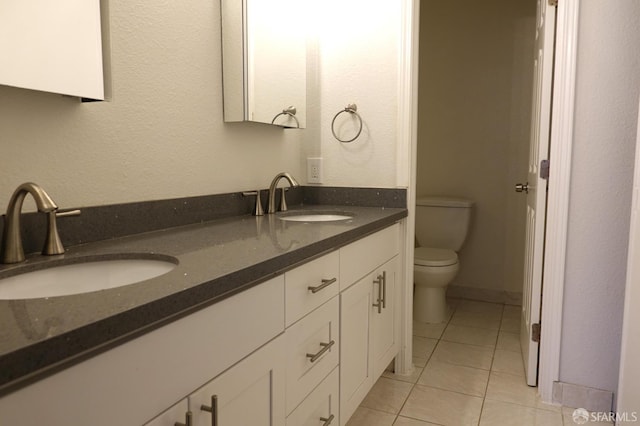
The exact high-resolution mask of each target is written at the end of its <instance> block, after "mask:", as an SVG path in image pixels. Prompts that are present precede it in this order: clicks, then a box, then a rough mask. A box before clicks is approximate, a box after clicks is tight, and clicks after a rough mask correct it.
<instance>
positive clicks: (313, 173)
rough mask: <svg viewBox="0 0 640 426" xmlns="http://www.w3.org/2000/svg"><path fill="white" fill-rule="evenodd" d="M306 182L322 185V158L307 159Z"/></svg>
mask: <svg viewBox="0 0 640 426" xmlns="http://www.w3.org/2000/svg"><path fill="white" fill-rule="evenodd" d="M307 182H308V183H322V157H315V158H307Z"/></svg>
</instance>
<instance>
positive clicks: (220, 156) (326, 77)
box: [0, 0, 402, 212]
mask: <svg viewBox="0 0 640 426" xmlns="http://www.w3.org/2000/svg"><path fill="white" fill-rule="evenodd" d="M334 3H335V4H334ZM314 4H315V7H317V8H319V9H318V10H317V11H314V12H313V13H312V14H310V16H311V17H312V18H316V19H315V23H311V24H310V26H311V27H314V31H315V32H316V33H317V34H316V36H317V38H318V40H319V42H320V43H319V44H320V46H319V47H318V46H312V49H311V51H310V57H309V59H310V70H309V71H310V73H309V85H308V90H307V105H308V116H307V129H305V130H303V131H297V130H282V129H279V128H274V127H271V126H266V125H258V124H251V123H230V124H225V123H224V122H223V121H222V76H221V52H220V10H219V1H218V0H213V1H212V0H206V1H205V0H193V1H189V2H168V1H151V2H146V1H140V0H136V1H125V0H110V1H109V5H110V11H111V16H110V25H111V44H112V49H111V50H112V80H113V100H112V101H111V102H103V103H90V104H80V103H78V101H77V99H73V98H65V97H62V96H59V95H52V94H48V93H40V92H34V91H29V90H24V89H16V88H11V87H6V86H0V153H1V155H0V171H1V173H0V212H2V211H4V210H5V208H6V204H7V202H8V199H9V197H10V195H11V193H12V191H13V190H14V189H15V187H16V186H17V185H18V184H20V183H22V182H25V181H34V182H37V183H40V184H41V185H42V186H43V187H44V188H45V189H46V190H47V191H48V192H49V193H50V194H51V196H52V197H53V199H54V200H55V201H56V202H57V203H58V204H59V205H60V206H61V207H62V208H65V207H72V206H86V205H104V204H113V203H121V202H130V201H139V200H152V199H163V198H173V197H182V196H192V195H202V194H215V193H225V192H234V191H242V190H250V189H255V188H258V187H261V188H265V187H267V186H268V184H269V182H270V181H271V178H272V177H273V176H274V175H275V174H276V173H277V172H280V171H289V172H291V173H292V174H293V175H294V176H296V177H297V178H298V179H299V181H300V182H301V183H302V182H306V157H307V156H318V155H321V156H323V157H324V158H325V160H324V166H325V182H324V184H325V185H335V186H380V187H395V186H396V169H397V165H396V162H395V152H396V149H397V148H396V141H395V138H396V131H397V129H396V127H397V120H396V114H397V96H398V95H397V93H398V92H397V75H396V74H397V69H398V66H397V64H398V59H399V57H398V50H397V49H398V37H399V34H400V10H401V8H402V4H401V2H397V3H396V2H387V1H376V2H370V1H368V0H367V1H365V0H352V1H351V2H349V3H348V4H343V2H340V1H339V0H331V2H326V1H324V2H315V3H314ZM346 7H348V8H349V10H345V11H344V12H345V13H344V14H342V13H341V14H340V16H339V17H336V16H335V10H337V9H340V10H343V9H344V8H346ZM347 12H348V13H347ZM356 15H357V16H358V17H359V19H356V20H354V19H352V18H353V16H356ZM340 17H342V18H340ZM325 18H326V19H325ZM340 19H343V20H342V21H340ZM341 26H343V27H344V28H343V29H340V28H339V27H341ZM345 31H347V33H348V34H345ZM346 35H348V37H347V36H346ZM371 43H375V44H376V45H377V46H376V48H375V49H371V48H370V45H371ZM276 48H277V46H276ZM351 102H356V103H357V104H358V106H359V107H360V110H359V111H360V112H361V114H362V117H363V119H364V122H365V123H364V124H365V130H364V131H363V135H362V137H361V138H359V139H358V141H357V142H354V143H353V144H349V145H348V146H347V145H342V144H340V143H339V142H337V141H336V140H334V139H333V137H332V136H331V131H330V127H329V125H330V122H331V118H332V117H333V115H334V114H335V113H336V112H337V111H339V110H340V109H341V108H344V106H346V104H348V103H351ZM30 208H33V206H32V205H31V206H30Z"/></svg>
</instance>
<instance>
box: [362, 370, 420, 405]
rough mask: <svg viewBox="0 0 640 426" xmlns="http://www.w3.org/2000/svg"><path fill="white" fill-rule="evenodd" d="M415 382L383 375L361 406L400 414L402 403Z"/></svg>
mask: <svg viewBox="0 0 640 426" xmlns="http://www.w3.org/2000/svg"><path fill="white" fill-rule="evenodd" d="M411 388H413V384H411V383H407V382H401V381H399V380H393V379H387V378H386V377H381V378H380V379H378V381H377V382H376V383H375V384H374V385H373V388H372V389H371V390H370V391H369V393H368V394H367V396H366V397H365V399H364V401H362V403H361V404H360V406H361V407H365V408H371V409H375V410H379V411H384V412H386V413H391V414H398V413H399V412H400V408H402V404H404V401H405V400H406V399H407V397H408V396H409V392H410V391H411Z"/></svg>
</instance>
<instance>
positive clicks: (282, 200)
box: [280, 186, 289, 212]
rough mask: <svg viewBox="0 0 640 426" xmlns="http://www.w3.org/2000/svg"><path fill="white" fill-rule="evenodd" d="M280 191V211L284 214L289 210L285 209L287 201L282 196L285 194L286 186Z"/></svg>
mask: <svg viewBox="0 0 640 426" xmlns="http://www.w3.org/2000/svg"><path fill="white" fill-rule="evenodd" d="M280 189H281V190H282V194H281V196H280V211H281V212H286V211H287V210H289V208H288V207H287V199H286V198H285V196H284V194H286V192H287V191H288V190H289V188H287V187H286V186H283V187H282V188H280Z"/></svg>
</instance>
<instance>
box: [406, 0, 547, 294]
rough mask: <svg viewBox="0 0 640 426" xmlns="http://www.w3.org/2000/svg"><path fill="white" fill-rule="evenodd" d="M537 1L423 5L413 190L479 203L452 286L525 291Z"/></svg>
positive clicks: (454, 1) (458, 0)
mask: <svg viewBox="0 0 640 426" xmlns="http://www.w3.org/2000/svg"><path fill="white" fill-rule="evenodd" d="M534 24H535V1H534V0H516V1H513V0H488V1H482V2H478V1H473V0H452V1H446V2H440V1H426V2H422V3H421V22H420V83H419V84H420V89H419V90H420V92H419V124H418V173H417V194H418V195H425V194H436V195H452V196H460V197H466V198H470V199H472V200H474V201H475V202H476V204H475V210H474V215H473V216H474V217H473V223H472V228H471V231H470V234H469V236H468V239H467V243H466V245H465V247H464V248H463V249H462V252H461V254H460V258H461V266H462V268H461V270H460V273H459V275H458V277H457V279H456V281H455V282H454V284H456V285H460V286H465V287H476V288H485V289H494V290H501V291H502V290H506V291H510V292H521V291H522V290H521V287H522V269H523V266H522V264H523V249H524V217H525V202H526V200H525V197H524V196H522V195H519V194H516V193H515V192H514V189H513V188H514V185H515V183H516V182H519V181H521V180H522V179H526V172H527V160H528V139H529V120H530V110H531V82H532V73H531V71H532V67H533V65H532V62H533V36H534V33H533V31H534Z"/></svg>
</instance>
